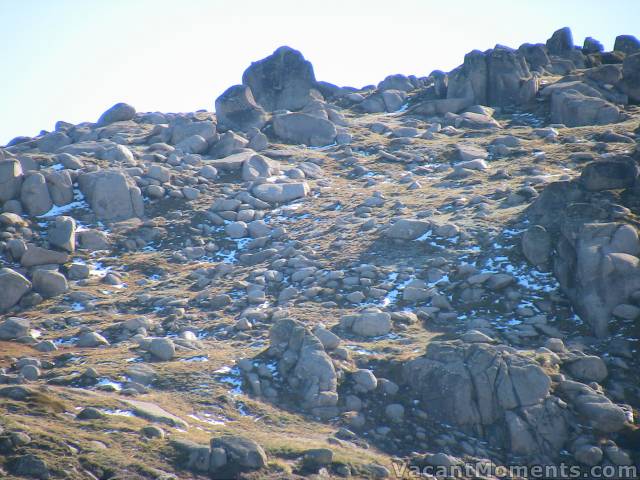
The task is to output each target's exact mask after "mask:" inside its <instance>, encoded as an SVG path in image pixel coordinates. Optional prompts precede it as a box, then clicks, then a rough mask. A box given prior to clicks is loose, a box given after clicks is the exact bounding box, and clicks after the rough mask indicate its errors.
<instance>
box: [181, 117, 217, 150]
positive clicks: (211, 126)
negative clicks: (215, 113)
mask: <svg viewBox="0 0 640 480" xmlns="http://www.w3.org/2000/svg"><path fill="white" fill-rule="evenodd" d="M194 135H197V136H199V137H201V138H203V139H204V140H206V141H210V140H212V139H214V138H215V137H216V124H215V123H213V122H212V121H210V120H203V121H200V122H192V121H191V120H190V119H188V118H179V119H177V120H176V121H175V122H174V123H173V124H172V128H171V140H170V142H171V144H173V145H178V144H180V143H182V142H184V141H185V140H187V139H189V138H191V137H193V136H194ZM183 145H184V144H183Z"/></svg>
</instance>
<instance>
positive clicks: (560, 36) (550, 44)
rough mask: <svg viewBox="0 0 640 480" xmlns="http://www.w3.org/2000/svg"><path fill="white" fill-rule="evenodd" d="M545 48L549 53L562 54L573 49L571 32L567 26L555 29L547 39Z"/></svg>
mask: <svg viewBox="0 0 640 480" xmlns="http://www.w3.org/2000/svg"><path fill="white" fill-rule="evenodd" d="M547 50H548V51H549V53H550V54H551V55H562V54H564V53H567V52H568V51H570V50H573V34H572V33H571V29H570V28H569V27H564V28H561V29H560V30H556V31H555V32H553V35H551V38H550V39H549V40H547Z"/></svg>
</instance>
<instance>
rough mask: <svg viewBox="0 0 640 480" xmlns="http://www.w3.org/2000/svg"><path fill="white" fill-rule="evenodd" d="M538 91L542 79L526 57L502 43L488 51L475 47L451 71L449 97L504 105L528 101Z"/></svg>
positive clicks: (478, 102)
mask: <svg viewBox="0 0 640 480" xmlns="http://www.w3.org/2000/svg"><path fill="white" fill-rule="evenodd" d="M537 91H538V80H537V78H536V77H535V76H533V75H532V74H531V72H530V71H529V67H528V65H527V62H526V60H525V59H524V56H523V55H522V54H521V53H520V52H518V51H516V50H513V49H510V48H507V47H504V46H500V45H499V46H496V48H494V49H491V50H487V51H486V52H484V53H483V52H480V51H478V50H474V51H472V52H470V53H468V54H467V55H465V57H464V63H463V64H462V65H461V66H459V67H458V68H456V69H454V70H453V71H452V72H451V73H450V74H449V83H448V89H447V98H448V99H451V98H467V99H470V100H472V104H476V105H490V106H499V107H502V106H509V105H522V104H527V103H529V102H531V101H532V100H533V99H534V98H535V96H536V93H537Z"/></svg>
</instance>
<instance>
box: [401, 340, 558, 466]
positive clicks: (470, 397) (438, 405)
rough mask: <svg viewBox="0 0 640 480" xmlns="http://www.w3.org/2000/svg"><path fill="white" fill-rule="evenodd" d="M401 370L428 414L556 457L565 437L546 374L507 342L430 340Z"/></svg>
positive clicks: (503, 443) (508, 445)
mask: <svg viewBox="0 0 640 480" xmlns="http://www.w3.org/2000/svg"><path fill="white" fill-rule="evenodd" d="M403 373H404V378H405V381H406V382H407V384H408V385H410V386H411V388H413V389H414V390H416V391H417V392H418V393H419V394H420V395H421V396H422V402H421V404H422V405H423V408H424V409H425V410H426V411H427V413H429V414H431V415H432V416H433V417H434V418H437V419H438V420H439V421H442V422H444V423H448V424H451V425H455V426H457V427H458V428H461V429H464V430H466V431H468V432H470V433H473V434H475V435H479V436H481V437H483V438H486V440H488V442H489V443H490V444H491V445H493V446H495V447H499V448H505V449H508V450H511V452H512V453H513V454H515V455H526V456H529V457H532V458H537V459H549V458H554V457H555V456H557V454H558V452H560V450H561V449H562V446H563V445H564V443H565V442H566V441H567V440H568V438H569V422H568V418H567V413H566V410H565V409H563V408H562V406H561V402H559V400H558V399H557V398H556V397H554V396H552V395H550V393H549V392H550V387H551V380H550V378H549V377H548V376H547V374H546V373H545V372H544V371H543V370H542V368H541V367H540V366H539V365H538V364H537V363H536V362H535V361H533V360H531V359H530V358H528V357H526V356H524V355H521V354H519V353H518V352H517V351H516V350H514V349H513V348H511V347H507V346H504V345H501V346H491V345H489V344H486V343H473V344H466V343H463V342H460V341H458V340H456V341H442V342H432V343H430V344H429V346H428V347H427V351H426V353H425V354H424V355H423V356H421V357H418V358H416V359H414V360H411V361H409V362H407V363H406V364H405V365H404V369H403Z"/></svg>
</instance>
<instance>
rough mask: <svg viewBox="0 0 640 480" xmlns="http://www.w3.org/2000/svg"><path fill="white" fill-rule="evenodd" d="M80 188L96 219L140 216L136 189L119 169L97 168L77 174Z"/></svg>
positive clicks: (140, 210)
mask: <svg viewBox="0 0 640 480" xmlns="http://www.w3.org/2000/svg"><path fill="white" fill-rule="evenodd" d="M78 184H79V186H80V190H81V191H82V193H83V194H84V196H85V198H86V199H87V201H88V202H89V205H91V208H92V209H93V212H94V213H95V214H96V217H98V218H99V219H100V220H105V221H118V220H126V219H128V218H131V217H141V216H142V215H143V214H144V205H143V203H142V195H141V193H140V189H139V188H138V187H137V186H135V183H134V182H133V180H131V179H130V178H129V177H126V176H125V175H124V174H123V173H122V172H119V171H115V170H99V171H97V172H91V173H85V174H83V175H80V177H78Z"/></svg>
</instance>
